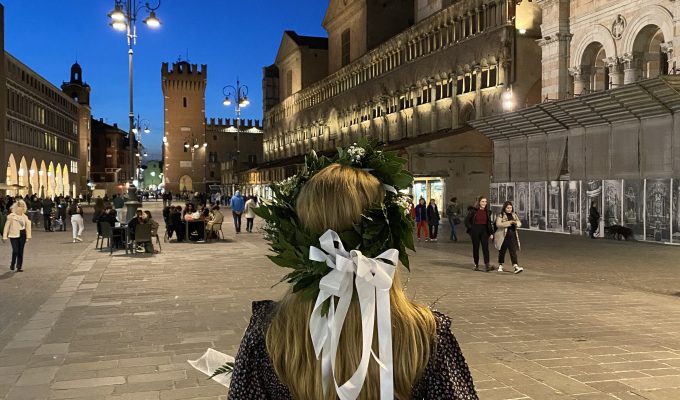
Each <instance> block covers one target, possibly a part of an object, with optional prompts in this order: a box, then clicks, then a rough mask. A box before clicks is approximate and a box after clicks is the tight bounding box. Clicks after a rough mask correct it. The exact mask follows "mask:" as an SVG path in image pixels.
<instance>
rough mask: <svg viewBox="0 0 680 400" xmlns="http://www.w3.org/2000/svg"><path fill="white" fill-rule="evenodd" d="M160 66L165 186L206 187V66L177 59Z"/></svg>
mask: <svg viewBox="0 0 680 400" xmlns="http://www.w3.org/2000/svg"><path fill="white" fill-rule="evenodd" d="M168 67H169V65H168V63H163V65H162V67H161V78H162V86H163V97H164V110H165V112H164V114H165V115H164V118H163V119H164V126H165V136H164V139H163V141H164V144H163V169H164V171H163V173H164V177H165V190H166V191H168V190H169V191H171V192H172V193H173V194H174V193H181V192H184V191H186V192H204V191H206V184H205V181H206V148H205V147H204V143H206V137H205V86H206V84H207V81H208V67H207V66H206V65H205V64H203V65H201V68H200V69H199V68H198V66H197V65H196V64H189V63H188V62H186V61H180V62H177V63H173V64H172V69H170V70H168Z"/></svg>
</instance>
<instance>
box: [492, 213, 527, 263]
mask: <svg viewBox="0 0 680 400" xmlns="http://www.w3.org/2000/svg"><path fill="white" fill-rule="evenodd" d="M521 226H522V221H520V220H519V217H518V216H517V214H516V213H515V210H514V208H513V205H512V202H511V201H506V202H505V204H503V211H502V212H500V213H499V214H498V216H497V217H496V232H495V233H494V247H495V248H496V250H498V272H504V270H503V263H504V262H505V252H506V251H507V252H509V253H510V260H511V261H512V266H513V273H515V274H519V273H520V272H522V271H524V268H522V267H520V266H519V265H518V259H517V252H518V251H519V249H520V244H519V234H518V232H517V229H518V228H520V227H521Z"/></svg>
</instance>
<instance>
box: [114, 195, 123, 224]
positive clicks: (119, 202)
mask: <svg viewBox="0 0 680 400" xmlns="http://www.w3.org/2000/svg"><path fill="white" fill-rule="evenodd" d="M112 203H113V208H114V209H115V210H116V216H118V217H119V218H120V217H121V216H122V215H123V208H124V207H125V199H124V198H123V196H122V195H115V194H114V195H113V200H112Z"/></svg>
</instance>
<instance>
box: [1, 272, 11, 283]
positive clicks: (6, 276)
mask: <svg viewBox="0 0 680 400" xmlns="http://www.w3.org/2000/svg"><path fill="white" fill-rule="evenodd" d="M13 276H14V271H7V272H5V273H4V274H2V275H0V281H3V280H5V279H9V278H11V277H13Z"/></svg>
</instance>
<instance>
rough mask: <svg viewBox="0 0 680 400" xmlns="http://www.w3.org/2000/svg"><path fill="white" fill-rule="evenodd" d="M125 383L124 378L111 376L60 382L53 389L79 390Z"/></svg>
mask: <svg viewBox="0 0 680 400" xmlns="http://www.w3.org/2000/svg"><path fill="white" fill-rule="evenodd" d="M124 383H125V377H124V376H111V377H106V378H88V379H76V380H72V381H59V382H54V383H53V384H52V389H55V390H58V389H79V388H90V387H96V386H108V385H122V384H124Z"/></svg>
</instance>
